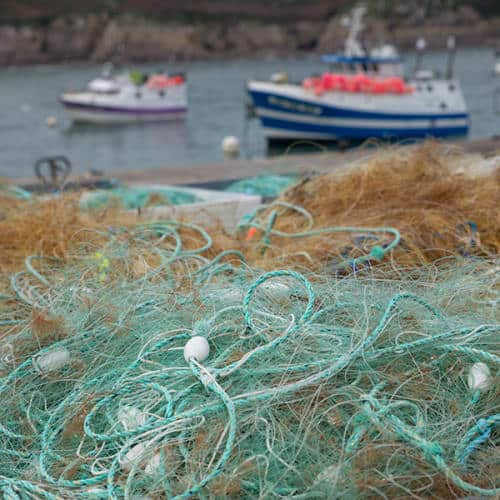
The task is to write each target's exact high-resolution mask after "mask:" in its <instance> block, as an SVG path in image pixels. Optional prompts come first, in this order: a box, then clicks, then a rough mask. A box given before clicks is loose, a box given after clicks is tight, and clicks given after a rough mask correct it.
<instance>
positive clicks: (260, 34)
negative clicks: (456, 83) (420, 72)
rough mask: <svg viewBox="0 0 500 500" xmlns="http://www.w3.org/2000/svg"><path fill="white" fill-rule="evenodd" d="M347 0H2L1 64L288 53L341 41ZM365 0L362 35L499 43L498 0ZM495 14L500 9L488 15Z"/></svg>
mask: <svg viewBox="0 0 500 500" xmlns="http://www.w3.org/2000/svg"><path fill="white" fill-rule="evenodd" d="M355 3H356V2H353V1H349V0H252V1H245V2H244V1H241V0H184V1H182V2H181V1H179V0H86V1H85V2H73V1H69V0H44V1H43V2H41V1H35V0H2V1H1V6H0V65H12V64H30V63H48V62H50V63H54V62H63V61H78V60H94V61H103V60H109V59H120V60H129V61H153V60H165V59H166V60H186V59H211V58H212V59H214V58H234V57H256V56H268V55H290V54H295V53H300V52H305V51H314V50H318V51H324V50H326V51H331V50H336V49H338V48H340V47H341V45H342V43H343V39H344V36H345V28H344V27H343V26H342V23H341V22H340V20H341V17H342V15H343V14H344V13H345V12H347V11H348V10H349V9H350V8H351V7H352V6H353V5H354V4H355ZM367 3H368V8H369V14H368V15H367V17H366V24H367V29H366V31H365V35H366V37H367V41H368V42H376V43H379V42H381V41H387V40H391V41H392V42H393V43H395V44H396V45H398V46H399V47H400V48H409V47H413V45H414V42H415V40H416V38H417V37H419V36H424V37H425V38H426V39H427V41H428V44H429V47H430V48H438V47H439V48H441V47H444V45H445V43H446V38H447V36H449V35H450V34H453V35H455V36H456V37H457V39H458V43H459V45H461V46H467V45H469V46H470V45H479V44H481V45H482V44H490V45H492V46H493V45H495V44H497V43H499V42H500V2H498V1H496V0H486V1H474V2H461V1H454V0H442V1H438V0H427V1H413V2H404V3H400V2H396V1H389V0H385V1H380V0H372V1H371V2H367ZM494 14H498V16H495V15H494Z"/></svg>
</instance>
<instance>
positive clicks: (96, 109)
mask: <svg viewBox="0 0 500 500" xmlns="http://www.w3.org/2000/svg"><path fill="white" fill-rule="evenodd" d="M62 104H63V106H64V108H65V110H66V112H67V113H68V115H69V116H70V118H71V119H72V121H74V122H79V123H101V124H106V123H141V122H159V121H170V120H181V119H183V118H185V116H186V113H187V107H172V108H160V109H154V110H151V109H139V108H135V109H134V108H112V107H103V106H92V105H78V104H72V103H66V102H64V101H63V102H62Z"/></svg>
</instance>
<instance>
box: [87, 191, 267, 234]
mask: <svg viewBox="0 0 500 500" xmlns="http://www.w3.org/2000/svg"><path fill="white" fill-rule="evenodd" d="M130 187H135V188H143V189H148V190H151V191H154V190H155V189H174V190H176V191H184V192H186V193H189V194H192V195H194V196H196V198H198V199H200V200H201V201H197V202H194V203H188V204H183V205H158V206H152V207H145V208H141V209H140V210H126V211H125V212H127V214H135V215H136V216H137V218H138V219H139V220H141V221H148V220H165V219H174V220H182V221H188V222H192V223H194V224H199V225H201V226H204V227H209V226H214V225H218V224H222V226H223V227H224V229H225V230H226V231H229V232H231V231H233V230H234V229H235V228H236V225H237V224H238V221H239V220H240V219H241V217H243V215H245V214H247V213H249V212H252V211H253V210H255V209H256V208H257V207H258V206H259V205H260V204H261V203H262V197H261V196H257V195H247V194H242V193H231V192H228V191H215V190H211V189H200V188H189V187H182V186H170V185H165V184H147V185H146V184H133V185H130ZM91 196H92V192H88V193H84V194H83V195H82V197H81V200H82V201H85V200H86V199H88V198H89V197H91Z"/></svg>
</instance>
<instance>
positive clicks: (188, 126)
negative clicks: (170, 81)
mask: <svg viewBox="0 0 500 500" xmlns="http://www.w3.org/2000/svg"><path fill="white" fill-rule="evenodd" d="M445 60H446V55H445V54H443V53H433V54H430V55H428V57H427V58H426V64H427V66H429V67H433V68H435V69H438V68H443V67H444V64H445ZM407 64H408V66H409V67H412V65H413V56H412V55H409V56H408V58H407ZM492 67H493V55H492V52H491V50H486V49H475V50H462V51H460V52H459V53H458V55H457V61H456V65H455V69H456V73H457V74H458V76H459V77H460V79H461V81H462V85H463V89H464V92H465V96H466V99H467V102H468V105H469V110H470V115H471V121H472V128H471V131H470V137H472V138H479V137H487V136H490V135H492V134H495V133H499V132H500V114H495V109H494V108H495V106H494V90H495V89H496V88H500V78H499V79H497V80H495V78H494V77H493V76H492V71H491V70H492ZM140 68H142V69H145V70H148V69H155V68H158V66H157V65H156V66H151V65H148V66H147V65H143V66H140ZM172 69H179V70H185V71H186V72H187V73H188V78H189V99H190V109H189V114H188V117H187V120H186V121H185V122H183V121H180V122H172V123H158V124H146V125H138V124H134V125H125V126H113V127H104V126H92V125H85V126H83V125H78V126H75V125H71V123H70V122H69V120H68V119H67V118H66V117H65V115H64V111H63V109H62V107H61V106H60V105H59V103H58V101H57V99H58V96H59V95H60V93H61V92H62V91H64V90H69V89H79V88H82V87H83V86H84V85H85V84H86V82H87V81H88V80H90V79H91V78H93V77H95V76H97V75H98V74H99V73H100V70H101V67H100V66H95V65H64V66H36V67H24V68H8V69H0V110H1V115H0V116H1V118H2V119H1V120H0V176H13V177H14V176H28V175H31V173H32V168H33V163H34V162H35V161H36V160H37V158H39V157H40V156H48V155H56V154H64V155H67V156H68V157H69V158H70V159H71V161H72V163H73V169H74V171H79V172H85V171H87V170H88V169H89V168H95V169H100V170H104V171H109V170H119V169H139V168H145V167H155V166H165V165H183V164H186V165H192V164H198V163H199V164H200V168H204V167H203V164H208V163H210V162H214V161H217V160H220V159H222V154H221V151H220V142H221V139H222V138H223V137H224V136H226V135H236V136H238V137H240V138H241V137H243V134H244V130H245V118H244V83H245V80H247V79H249V78H252V77H260V78H267V77H268V76H269V75H270V74H271V73H272V72H274V71H279V70H285V71H287V72H288V73H289V75H290V76H291V78H292V79H300V78H302V77H303V76H306V75H307V74H308V73H311V72H318V71H322V70H323V69H324V66H323V65H322V64H321V63H320V62H319V61H318V59H317V58H316V57H311V58H307V59H293V60H285V61H283V60H266V61H237V62H220V63H217V62H210V63H187V64H182V65H177V66H176V67H175V68H174V67H172ZM499 104H500V103H499ZM51 115H53V116H56V117H57V119H58V125H57V127H56V128H53V129H51V128H48V127H47V126H46V124H45V120H46V118H47V116H51ZM247 138H248V140H247V141H246V144H247V147H246V150H247V154H248V155H249V156H252V157H262V156H264V155H265V154H266V144H265V141H264V138H263V136H262V134H261V133H260V129H259V126H258V123H257V122H255V121H254V122H252V123H250V125H249V127H248V130H247Z"/></svg>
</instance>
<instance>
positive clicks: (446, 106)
mask: <svg viewBox="0 0 500 500" xmlns="http://www.w3.org/2000/svg"><path fill="white" fill-rule="evenodd" d="M356 12H357V13H356ZM356 12H355V14H354V15H353V19H354V20H353V22H352V25H351V31H350V33H349V36H348V38H347V41H346V44H345V50H344V53H341V54H327V55H324V56H323V57H322V59H323V62H324V63H326V64H328V71H325V72H324V73H323V74H322V75H319V76H318V75H317V76H313V77H309V78H305V79H304V80H302V82H296V83H294V82H289V81H288V80H287V79H286V78H284V77H283V75H282V74H280V75H281V77H280V78H279V79H278V78H271V80H270V81H257V80H252V81H249V82H247V91H248V94H249V96H250V99H251V106H252V110H253V112H254V114H255V115H256V116H257V117H258V118H259V119H260V122H261V125H262V127H263V131H264V135H265V136H266V138H267V139H268V141H270V142H274V141H277V140H278V141H279V140H285V141H290V140H301V139H310V140H320V141H321V140H323V141H339V142H345V141H348V142H349V141H360V140H365V139H368V138H377V139H384V140H385V139H396V140H399V139H406V138H423V137H428V136H432V137H449V136H461V135H465V134H467V132H468V128H469V116H468V111H467V106H466V103H465V99H464V97H463V94H462V91H461V88H460V82H459V81H458V80H457V79H455V78H454V77H453V71H452V63H453V57H454V53H455V42H454V39H453V40H452V39H450V40H449V42H448V48H449V51H450V52H449V54H450V55H449V63H448V67H447V69H446V75H445V76H443V77H437V76H436V75H435V74H434V73H433V72H432V71H429V70H426V69H423V68H422V67H421V64H422V55H423V50H424V49H425V41H424V40H423V39H419V40H418V41H417V64H416V67H415V70H414V74H413V76H412V78H411V79H409V80H405V79H403V77H402V76H401V75H402V68H403V64H402V62H403V61H402V58H401V57H400V56H399V55H398V54H397V51H395V49H393V48H392V47H391V46H388V47H386V48H385V49H384V48H382V49H377V50H372V51H370V52H368V51H367V50H366V49H365V48H363V47H362V46H361V44H360V43H359V42H358V41H357V37H358V35H359V33H360V31H361V29H362V25H361V21H360V17H361V15H362V13H363V11H362V10H361V11H359V10H358V11H356Z"/></svg>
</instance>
